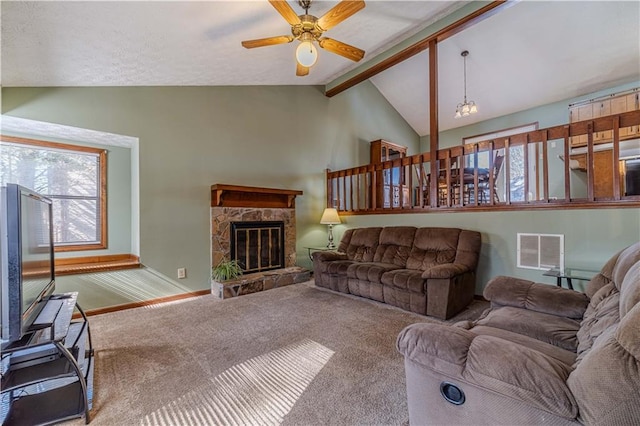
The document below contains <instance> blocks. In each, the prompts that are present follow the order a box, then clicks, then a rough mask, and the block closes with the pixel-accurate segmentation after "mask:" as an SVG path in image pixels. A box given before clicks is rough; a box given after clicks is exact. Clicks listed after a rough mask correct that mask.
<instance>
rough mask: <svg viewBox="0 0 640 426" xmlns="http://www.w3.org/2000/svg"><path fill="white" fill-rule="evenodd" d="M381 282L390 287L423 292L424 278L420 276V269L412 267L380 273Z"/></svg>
mask: <svg viewBox="0 0 640 426" xmlns="http://www.w3.org/2000/svg"><path fill="white" fill-rule="evenodd" d="M381 281H382V284H384V285H388V286H390V287H395V288H401V289H403V290H407V291H410V292H413V293H420V294H424V292H425V285H424V283H425V281H426V280H425V279H424V278H422V272H421V271H414V270H412V269H396V270H394V271H388V272H385V273H384V274H382V278H381Z"/></svg>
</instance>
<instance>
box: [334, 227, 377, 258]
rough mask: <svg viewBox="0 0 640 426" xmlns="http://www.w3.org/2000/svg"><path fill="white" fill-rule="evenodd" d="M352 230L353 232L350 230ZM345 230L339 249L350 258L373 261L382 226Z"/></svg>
mask: <svg viewBox="0 0 640 426" xmlns="http://www.w3.org/2000/svg"><path fill="white" fill-rule="evenodd" d="M349 231H351V232H349ZM349 231H347V232H349V234H347V232H345V234H347V235H345V236H343V240H344V239H345V238H348V241H343V240H341V242H340V246H339V248H338V250H340V251H341V252H343V253H346V254H347V258H348V259H349V260H353V261H356V262H371V261H372V260H373V256H374V254H375V252H376V248H377V247H378V240H379V238H380V231H382V228H357V229H353V230H351V229H350V230H349Z"/></svg>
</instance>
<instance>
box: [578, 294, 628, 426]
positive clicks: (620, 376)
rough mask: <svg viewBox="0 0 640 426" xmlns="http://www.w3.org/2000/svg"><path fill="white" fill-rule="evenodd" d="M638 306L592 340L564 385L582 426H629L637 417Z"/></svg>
mask: <svg viewBox="0 0 640 426" xmlns="http://www.w3.org/2000/svg"><path fill="white" fill-rule="evenodd" d="M638 383H640V304H636V305H635V307H634V308H632V309H631V310H630V311H629V312H628V313H627V315H625V316H624V318H622V320H621V321H620V324H619V325H618V326H617V327H610V328H609V329H608V330H606V331H605V332H604V333H603V334H602V335H601V336H600V337H598V338H597V339H596V341H595V342H594V344H593V348H592V349H591V350H590V351H589V352H588V353H587V354H586V355H585V357H584V359H583V360H582V362H581V363H580V364H579V365H578V367H577V368H576V369H575V370H574V371H573V372H572V373H571V375H570V376H569V379H568V381H567V384H568V385H569V388H570V389H571V392H572V393H573V394H574V395H575V397H576V401H577V403H578V407H579V412H580V417H579V419H580V420H581V421H582V423H585V424H599V425H607V424H611V425H614V424H616V425H618V424H619V425H623V424H627V425H631V424H637V423H638V419H639V418H640V392H639V391H638Z"/></svg>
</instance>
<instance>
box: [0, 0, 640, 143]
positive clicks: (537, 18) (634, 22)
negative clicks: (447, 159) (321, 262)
mask: <svg viewBox="0 0 640 426" xmlns="http://www.w3.org/2000/svg"><path fill="white" fill-rule="evenodd" d="M289 3H290V4H291V6H292V7H293V8H294V10H296V11H299V12H300V13H302V9H301V8H300V7H299V6H298V4H297V2H294V1H291V0H290V1H289ZM336 3H337V0H336V1H314V3H313V5H312V7H311V10H310V13H311V14H314V15H315V16H321V15H322V14H324V13H325V12H326V11H327V10H329V9H330V8H331V7H333V6H334V5H335V4H336ZM464 3H465V2H444V1H443V2H439V1H390V0H387V1H375V0H367V1H366V7H365V9H363V10H362V11H360V12H358V13H356V14H355V15H353V16H352V17H350V18H348V19H347V20H346V21H344V22H342V23H341V24H339V25H337V26H336V27H334V28H332V29H331V30H329V31H328V32H327V33H326V35H327V36H328V37H332V38H335V39H337V40H340V41H343V42H345V43H348V44H351V45H354V46H357V47H360V48H362V49H364V50H365V51H366V52H367V54H366V56H365V58H364V60H363V62H366V61H367V60H368V59H369V58H372V57H374V56H375V55H376V54H377V53H380V52H382V51H384V50H385V49H387V48H389V47H391V46H393V45H394V44H396V43H398V42H399V41H401V40H403V39H406V38H407V37H409V36H410V35H412V34H415V33H416V32H418V31H419V30H421V29H423V28H425V27H427V26H428V25H429V24H431V23H432V22H434V20H437V19H439V18H441V17H442V16H444V15H446V14H447V13H451V12H452V11H454V10H456V9H458V8H459V7H461V6H462V5H463V4H464ZM1 19H2V29H1V31H2V32H1V37H2V40H1V43H2V44H1V47H2V52H1V53H2V73H1V78H2V81H1V82H2V85H4V86H7V87H15V86H153V85H167V86H193V85H196V86H200V85H225V86H226V85H298V84H303V85H316V84H326V83H328V82H330V81H332V80H333V79H334V78H336V77H338V76H340V75H342V74H344V73H345V72H347V71H349V70H351V69H353V68H354V67H355V66H357V65H356V64H355V63H353V62H351V61H349V60H348V59H345V58H342V57H340V56H337V55H333V54H331V53H329V52H326V51H322V50H320V58H319V60H318V63H317V64H316V65H315V66H314V67H313V68H312V69H311V73H310V75H309V76H307V77H296V76H295V62H294V61H295V60H294V51H295V43H296V42H294V43H292V44H285V45H278V46H270V47H264V48H258V49H251V50H247V49H244V48H242V47H241V45H240V42H241V41H242V40H246V39H255V38H263V37H270V36H276V35H284V34H288V33H289V25H288V24H287V23H286V21H285V20H284V19H283V18H282V17H281V16H280V15H279V14H278V13H277V12H276V11H275V9H273V7H271V5H269V3H268V2H267V1H266V0H255V1H204V2H191V1H174V2H171V1H159V2H152V1H148V2H131V1H123V2H118V1H106V2H96V1H41V2H24V1H12V2H7V1H3V2H2V15H1ZM465 49H466V50H469V51H470V55H469V57H468V60H467V71H468V73H467V78H468V84H467V92H468V98H469V100H474V101H475V102H476V103H477V104H478V106H479V111H480V112H479V113H478V114H476V115H473V116H471V117H468V118H465V119H460V120H454V119H453V112H454V111H455V106H456V104H457V103H459V102H461V101H462V98H463V85H462V69H463V68H462V66H463V62H462V58H461V57H460V52H461V51H462V50H465ZM438 52H439V53H438V55H439V58H438V60H439V81H440V84H439V102H440V111H439V117H440V121H439V126H440V129H441V130H446V129H449V128H453V127H458V126H464V125H468V124H472V123H474V122H477V121H483V120H486V119H489V118H493V117H498V116H501V115H504V114H507V113H510V112H514V111H521V110H524V109H528V108H532V107H535V106H539V105H543V104H547V103H550V102H554V101H559V100H562V99H568V98H572V97H576V96H580V95H582V94H586V93H590V92H594V91H597V90H600V89H605V88H608V87H612V86H614V85H616V84H621V83H626V82H630V81H639V80H640V2H639V1H626V2H614V1H603V2H598V1H568V2H559V1H555V2H554V1H522V2H520V3H517V4H515V5H514V6H512V7H510V8H508V9H506V10H504V11H501V12H499V13H498V14H496V15H495V16H493V17H491V18H489V19H487V20H485V21H483V22H481V23H479V24H477V25H475V26H473V27H471V28H469V29H467V30H465V31H463V32H461V33H459V34H457V35H456V36H454V37H452V38H450V39H447V40H445V41H444V42H442V43H441V44H440V46H439V51H438ZM427 55H428V53H427V52H423V53H422V54H420V55H417V56H415V57H413V58H411V59H409V60H407V61H405V62H403V63H401V64H399V65H397V66H395V67H393V68H391V69H389V70H387V71H385V72H384V73H382V74H379V75H377V76H375V77H373V78H372V81H373V83H374V84H375V85H376V86H377V87H378V89H379V90H380V92H381V93H382V94H383V95H384V96H385V97H386V98H387V99H388V100H389V102H390V103H391V104H392V105H393V106H394V107H395V108H396V109H397V110H398V112H399V113H400V114H401V115H402V116H403V117H404V118H405V120H407V122H408V123H409V124H410V125H411V126H412V127H413V128H414V129H415V131H416V132H417V133H418V134H419V135H426V134H428V131H429V129H428V117H429V108H428V103H429V101H428V63H427Z"/></svg>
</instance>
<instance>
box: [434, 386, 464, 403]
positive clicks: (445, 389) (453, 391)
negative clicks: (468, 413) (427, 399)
mask: <svg viewBox="0 0 640 426" xmlns="http://www.w3.org/2000/svg"><path fill="white" fill-rule="evenodd" d="M440 394H442V397H443V398H444V399H445V400H447V402H450V403H452V404H453V405H462V404H464V400H465V397H464V392H463V391H462V389H460V388H459V387H458V386H456V385H454V384H453V383H449V382H442V383H440Z"/></svg>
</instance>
